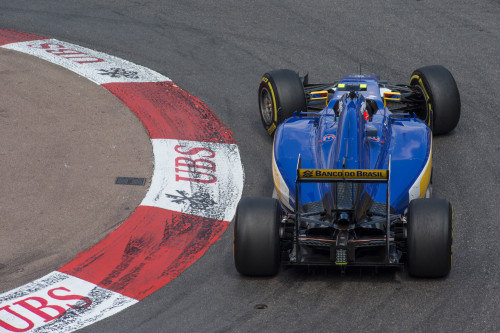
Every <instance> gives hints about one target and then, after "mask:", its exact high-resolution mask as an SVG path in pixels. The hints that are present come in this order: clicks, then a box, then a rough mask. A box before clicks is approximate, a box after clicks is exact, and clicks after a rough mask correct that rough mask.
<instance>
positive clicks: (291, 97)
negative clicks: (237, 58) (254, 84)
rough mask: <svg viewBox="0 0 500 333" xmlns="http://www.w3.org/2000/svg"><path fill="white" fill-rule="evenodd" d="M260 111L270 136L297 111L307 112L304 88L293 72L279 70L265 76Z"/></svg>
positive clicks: (261, 86) (261, 85) (262, 81)
mask: <svg viewBox="0 0 500 333" xmlns="http://www.w3.org/2000/svg"><path fill="white" fill-rule="evenodd" d="M259 110H260V117H261V119H262V124H263V125H264V128H265V129H266V131H267V133H268V134H269V135H271V136H272V135H274V132H275V131H276V128H277V127H278V125H279V124H281V123H282V122H283V121H284V120H285V119H287V118H290V117H291V116H293V113H294V112H295V111H297V112H300V111H307V106H306V97H305V93H304V87H303V85H302V81H301V80H300V77H299V76H298V75H297V73H295V72H294V71H292V70H289V69H279V70H275V71H271V72H268V73H266V74H264V76H263V77H262V79H261V80H260V85H259Z"/></svg>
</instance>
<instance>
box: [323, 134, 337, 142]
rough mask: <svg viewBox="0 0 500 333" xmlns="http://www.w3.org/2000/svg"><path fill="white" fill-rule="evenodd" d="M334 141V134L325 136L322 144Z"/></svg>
mask: <svg viewBox="0 0 500 333" xmlns="http://www.w3.org/2000/svg"><path fill="white" fill-rule="evenodd" d="M334 140H335V135H334V134H327V135H325V136H323V142H325V141H334Z"/></svg>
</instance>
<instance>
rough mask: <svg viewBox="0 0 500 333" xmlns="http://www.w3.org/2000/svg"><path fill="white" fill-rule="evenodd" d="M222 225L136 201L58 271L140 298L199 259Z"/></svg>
mask: <svg viewBox="0 0 500 333" xmlns="http://www.w3.org/2000/svg"><path fill="white" fill-rule="evenodd" d="M228 225H229V222H224V221H220V220H214V219H209V218H205V217H200V216H193V215H187V214H183V213H178V212H174V211H169V210H165V209H161V208H155V207H148V206H139V207H138V208H137V210H136V211H135V212H134V213H133V214H132V215H131V216H130V217H129V218H128V219H127V220H126V221H125V222H124V223H123V224H122V225H121V226H120V227H119V228H118V229H116V230H115V231H113V232H111V233H110V234H109V235H108V236H107V237H106V238H104V239H103V240H102V241H101V242H99V243H97V244H96V245H94V246H93V247H92V248H90V249H89V250H87V251H85V252H82V253H80V254H79V255H78V256H77V257H76V258H75V259H74V260H73V261H71V262H70V263H68V264H66V265H64V266H63V267H62V268H61V269H59V271H60V272H63V273H67V274H70V275H73V276H76V277H78V278H81V279H83V280H86V281H89V282H92V283H94V284H96V285H98V286H101V287H104V288H107V289H110V290H113V291H115V292H118V293H120V294H122V295H126V296H128V297H132V298H134V299H137V300H141V299H143V298H145V297H146V296H148V295H150V294H152V293H153V292H155V291H156V290H158V289H159V288H161V287H163V286H164V285H165V284H167V283H169V282H170V281H172V280H173V279H175V278H176V277H177V276H179V275H180V274H181V273H182V272H183V271H184V270H185V269H186V268H188V267H189V266H190V265H191V264H192V263H194V262H195V261H196V260H197V259H199V258H200V257H201V256H202V255H203V254H204V253H205V252H206V251H207V249H208V248H209V247H210V245H212V244H213V243H214V242H215V241H217V240H218V239H219V237H220V236H221V235H222V233H223V232H224V231H225V230H226V228H227V227H228Z"/></svg>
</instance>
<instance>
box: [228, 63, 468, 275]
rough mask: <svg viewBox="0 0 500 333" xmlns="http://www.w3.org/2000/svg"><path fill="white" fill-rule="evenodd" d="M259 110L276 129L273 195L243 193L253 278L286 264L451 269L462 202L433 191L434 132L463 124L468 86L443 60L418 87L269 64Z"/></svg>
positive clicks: (416, 80) (416, 81)
mask: <svg viewBox="0 0 500 333" xmlns="http://www.w3.org/2000/svg"><path fill="white" fill-rule="evenodd" d="M258 95H259V108H260V115H261V118H262V123H263V125H264V128H265V129H266V131H267V132H268V133H269V134H270V135H273V136H274V146H273V154H272V174H273V179H274V187H275V195H274V196H273V198H271V197H266V198H255V197H246V198H242V199H241V200H240V202H239V204H238V207H237V211H236V216H235V225H234V261H235V266H236V269H237V270H238V272H239V273H241V274H244V275H254V276H269V275H274V274H276V273H277V272H278V270H279V268H280V265H281V264H286V265H336V266H339V267H340V270H341V271H342V272H344V271H345V269H346V268H347V267H350V266H394V267H398V266H403V265H406V266H407V268H408V272H409V273H410V274H411V275H412V276H419V277H442V276H446V275H447V274H448V273H449V271H450V269H451V266H452V235H453V224H452V223H453V222H452V207H451V205H450V203H449V202H448V201H447V200H444V199H434V198H431V183H432V138H433V135H438V134H446V133H449V132H450V131H452V130H453V129H454V128H455V126H456V125H457V123H458V121H459V118H460V108H461V105H460V95H459V92H458V89H457V85H456V83H455V80H454V78H453V76H452V75H451V73H450V72H449V71H448V70H447V69H446V68H444V67H442V66H426V67H422V68H420V69H417V70H416V71H414V72H413V74H412V75H411V78H410V82H409V84H408V85H392V84H389V83H387V82H386V81H381V80H380V79H379V78H378V76H375V75H347V76H345V77H344V78H342V79H341V80H339V81H335V82H333V83H329V84H310V83H309V82H308V77H307V75H306V76H305V77H299V75H298V74H297V73H295V72H294V71H291V70H275V71H271V72H268V73H266V74H265V75H264V76H263V77H262V80H261V82H260V86H259V91H258Z"/></svg>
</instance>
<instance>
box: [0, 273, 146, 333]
mask: <svg viewBox="0 0 500 333" xmlns="http://www.w3.org/2000/svg"><path fill="white" fill-rule="evenodd" d="M135 303H137V301H136V300H134V299H131V298H129V297H126V296H123V295H120V294H118V293H115V292H113V291H110V290H107V289H104V288H101V287H99V286H96V285H95V284H93V283H90V282H87V281H84V280H81V279H79V278H77V277H74V276H70V275H67V274H64V273H60V272H53V273H50V274H48V275H46V276H44V277H43V278H41V279H38V280H36V281H33V282H31V283H28V284H27V285H24V286H22V287H20V288H17V289H14V290H11V291H9V292H7V293H4V294H2V295H0V304H1V307H0V331H1V332H27V331H30V330H36V331H37V332H61V331H66V332H70V331H72V330H75V329H78V328H82V327H83V326H86V324H87V325H88V323H89V322H90V323H91V322H94V321H96V320H99V319H103V318H105V317H108V316H110V315H112V314H114V313H116V312H118V311H121V310H123V309H124V308H126V307H129V306H130V305H133V304H135Z"/></svg>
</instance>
